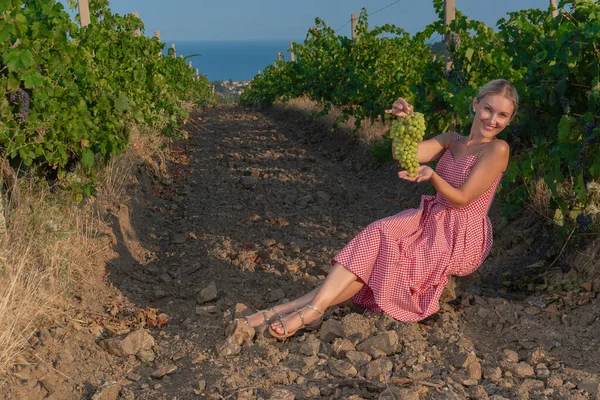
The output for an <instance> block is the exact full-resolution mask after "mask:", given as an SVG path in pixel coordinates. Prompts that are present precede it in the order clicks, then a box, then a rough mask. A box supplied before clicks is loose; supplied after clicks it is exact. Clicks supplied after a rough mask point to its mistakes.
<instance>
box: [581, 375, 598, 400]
mask: <svg viewBox="0 0 600 400" xmlns="http://www.w3.org/2000/svg"><path fill="white" fill-rule="evenodd" d="M577 388H578V389H581V390H583V391H585V392H587V393H589V394H590V395H591V396H592V399H595V398H597V396H598V393H599V392H600V387H599V384H598V380H596V379H584V380H582V381H581V382H579V383H578V384H577Z"/></svg>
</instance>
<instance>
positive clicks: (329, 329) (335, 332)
mask: <svg viewBox="0 0 600 400" xmlns="http://www.w3.org/2000/svg"><path fill="white" fill-rule="evenodd" d="M343 336H344V330H343V329H342V325H341V324H340V323H339V321H336V320H334V319H328V320H326V321H325V322H323V325H321V329H320V331H319V338H320V339H321V340H322V341H324V342H325V343H330V342H332V341H333V340H334V339H335V338H338V337H343Z"/></svg>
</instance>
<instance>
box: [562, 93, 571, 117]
mask: <svg viewBox="0 0 600 400" xmlns="http://www.w3.org/2000/svg"><path fill="white" fill-rule="evenodd" d="M572 105H573V100H571V99H568V98H566V97H565V96H560V106H561V107H562V109H563V112H564V113H565V114H568V113H569V112H571V106H572Z"/></svg>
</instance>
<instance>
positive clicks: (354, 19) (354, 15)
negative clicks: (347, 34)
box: [351, 13, 357, 40]
mask: <svg viewBox="0 0 600 400" xmlns="http://www.w3.org/2000/svg"><path fill="white" fill-rule="evenodd" d="M351 21H352V40H356V21H357V19H356V13H353V14H352V18H351Z"/></svg>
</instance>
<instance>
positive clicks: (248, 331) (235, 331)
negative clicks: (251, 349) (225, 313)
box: [226, 320, 256, 346]
mask: <svg viewBox="0 0 600 400" xmlns="http://www.w3.org/2000/svg"><path fill="white" fill-rule="evenodd" d="M226 334H227V336H228V337H230V338H232V340H233V342H234V343H236V344H237V345H238V346H243V345H244V344H250V343H252V339H254V335H255V334H256V331H255V330H254V328H253V327H251V326H250V325H248V324H247V323H246V322H244V321H243V320H234V321H233V322H232V323H231V325H229V327H228V329H227V332H226Z"/></svg>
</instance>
